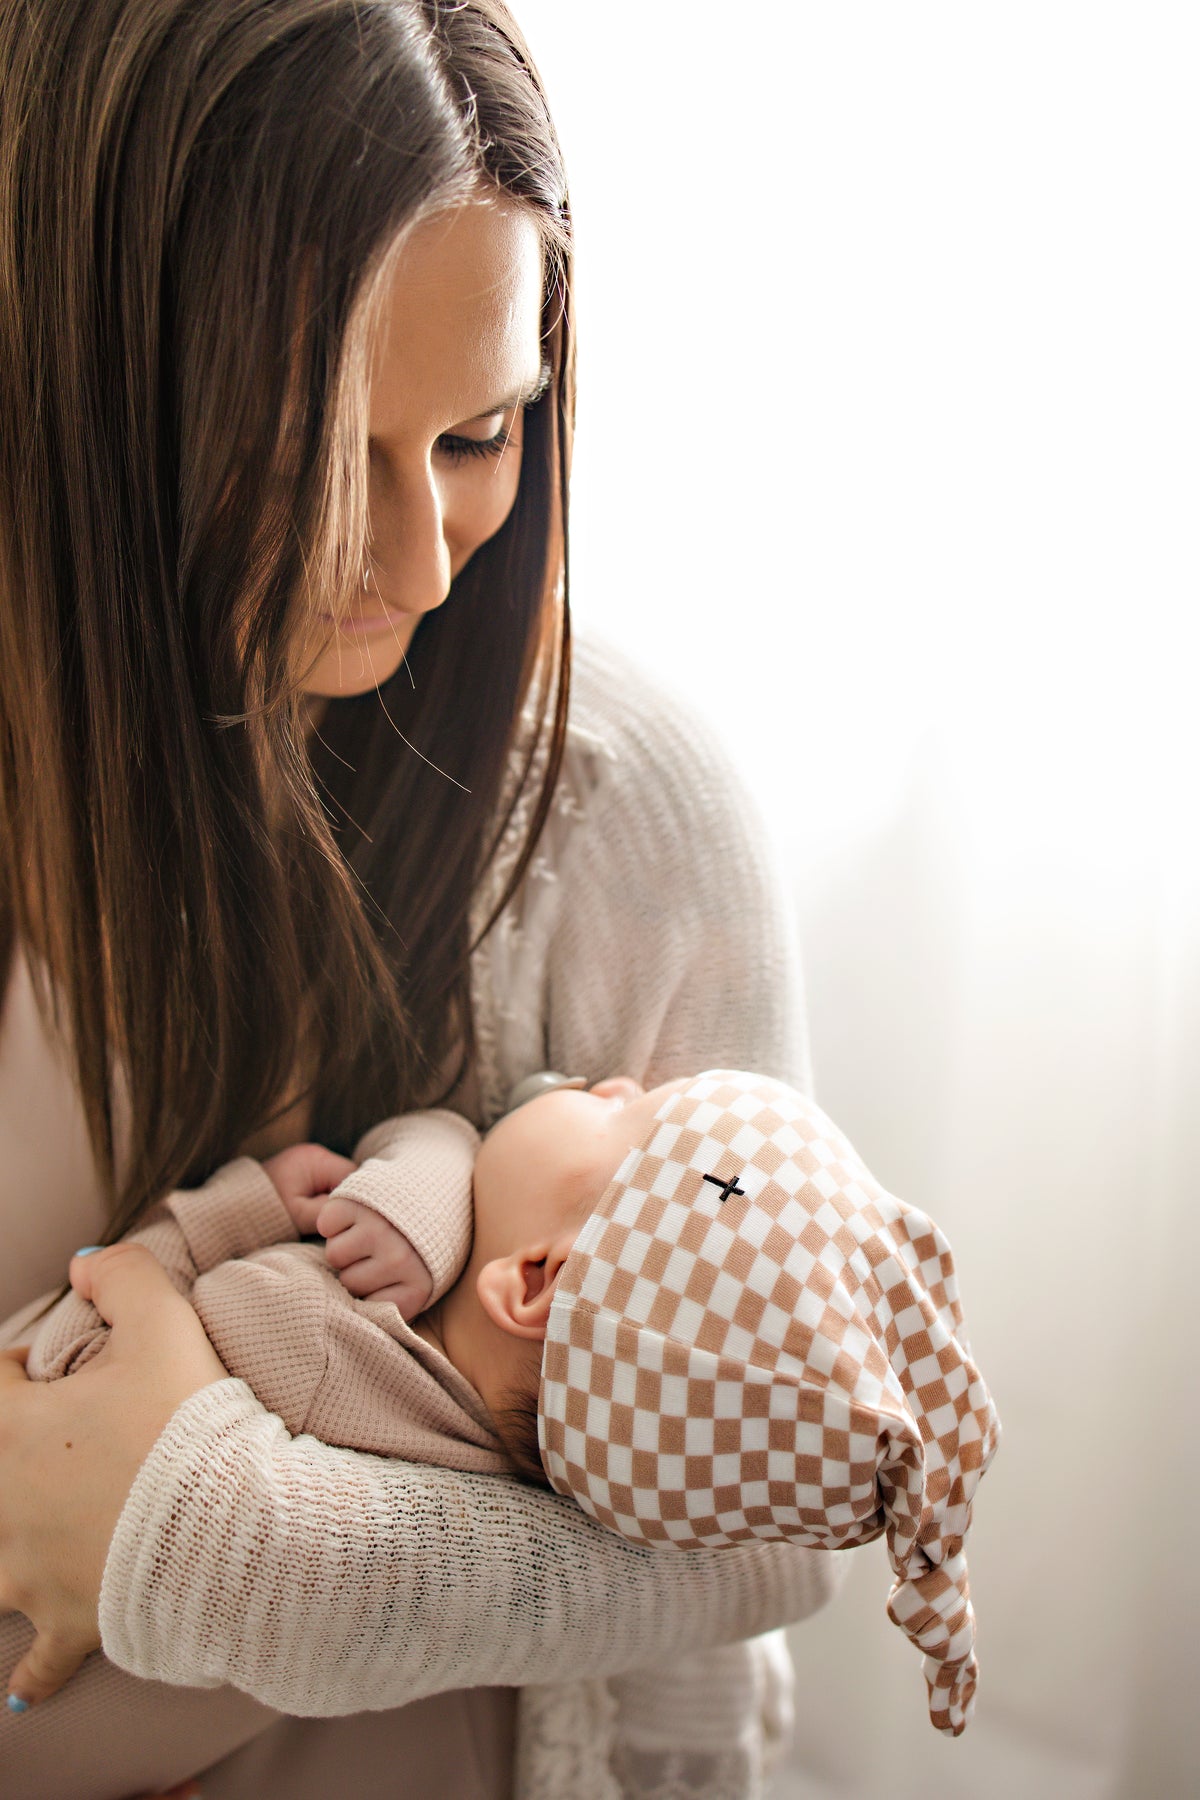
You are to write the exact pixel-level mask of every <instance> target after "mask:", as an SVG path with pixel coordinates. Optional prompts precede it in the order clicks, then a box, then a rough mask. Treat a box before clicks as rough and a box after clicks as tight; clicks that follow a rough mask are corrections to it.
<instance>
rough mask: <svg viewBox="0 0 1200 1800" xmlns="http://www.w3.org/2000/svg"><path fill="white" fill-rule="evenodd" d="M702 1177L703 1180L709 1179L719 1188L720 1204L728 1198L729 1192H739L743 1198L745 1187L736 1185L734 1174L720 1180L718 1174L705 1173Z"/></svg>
mask: <svg viewBox="0 0 1200 1800" xmlns="http://www.w3.org/2000/svg"><path fill="white" fill-rule="evenodd" d="M704 1179H705V1181H711V1182H712V1184H713V1186H714V1187H719V1188H720V1190H721V1203H722V1205H724V1203H725V1201H726V1200H728V1198H729V1196H730V1194H741V1195H742V1197H743V1198H745V1193H746V1190H745V1188H740V1187H739V1186H738V1184H737V1176H736V1175H734V1176H732V1177H731V1179H730V1180H729V1181H722V1180H721V1177H720V1176H719V1175H706V1176H705V1177H704Z"/></svg>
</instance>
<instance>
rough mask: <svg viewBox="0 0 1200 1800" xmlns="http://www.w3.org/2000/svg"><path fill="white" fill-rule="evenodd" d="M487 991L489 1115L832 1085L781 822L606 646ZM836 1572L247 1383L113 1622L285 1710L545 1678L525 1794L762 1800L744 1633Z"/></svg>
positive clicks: (760, 1657)
mask: <svg viewBox="0 0 1200 1800" xmlns="http://www.w3.org/2000/svg"><path fill="white" fill-rule="evenodd" d="M528 804H531V801H528V800H523V801H522V802H521V803H519V804H518V807H517V810H516V813H515V815H514V817H513V819H512V821H511V823H510V827H509V830H508V832H507V833H506V838H505V842H504V844H503V845H502V846H501V849H500V852H499V855H498V857H497V859H496V862H495V865H494V867H493V869H492V871H491V874H490V878H489V882H488V884H487V891H486V892H485V893H483V894H481V895H480V897H479V916H480V918H481V919H482V918H483V917H486V914H487V910H488V908H489V907H490V905H491V904H492V903H493V901H494V898H495V897H496V896H498V894H499V892H500V891H501V886H502V884H503V883H504V881H505V880H506V878H507V875H508V873H509V871H510V870H511V868H512V867H513V862H514V858H515V857H516V855H517V854H518V852H519V847H520V843H521V840H522V838H523V836H524V831H525V827H526V825H527V822H528V810H527V807H528ZM472 981H473V1005H474V1021H475V1029H476V1038H477V1043H478V1070H477V1078H478V1104H477V1107H476V1112H477V1115H478V1116H477V1117H476V1119H475V1123H476V1124H478V1125H480V1126H486V1125H487V1124H489V1123H490V1122H491V1121H492V1120H493V1119H494V1118H495V1117H496V1116H497V1114H498V1113H499V1112H500V1110H501V1109H502V1106H503V1101H504V1096H505V1094H506V1093H507V1091H508V1089H509V1087H510V1086H511V1084H512V1083H513V1082H515V1081H517V1080H518V1079H520V1078H521V1077H522V1076H524V1075H527V1074H528V1073H530V1071H531V1070H534V1069H538V1068H557V1069H561V1070H563V1071H565V1072H566V1073H568V1074H581V1075H586V1076H587V1077H588V1078H589V1079H592V1080H598V1079H600V1078H601V1077H602V1076H604V1075H608V1074H613V1073H617V1072H624V1073H632V1074H634V1075H637V1076H638V1077H639V1078H641V1079H642V1080H644V1081H645V1082H646V1083H647V1085H650V1084H652V1083H655V1082H658V1081H662V1080H665V1079H668V1078H670V1077H672V1076H675V1075H680V1074H688V1073H692V1072H694V1071H695V1070H697V1069H700V1068H706V1067H713V1066H718V1065H719V1066H722V1067H732V1068H749V1069H758V1070H762V1071H763V1072H764V1073H767V1074H770V1075H775V1076H778V1077H780V1078H781V1079H783V1080H785V1081H788V1082H790V1083H792V1084H793V1085H795V1086H798V1087H801V1088H803V1089H807V1087H808V1085H809V1079H808V1067H807V1062H806V1056H805V1042H804V1033H803V1012H802V999H801V990H800V982H799V974H798V966H797V960H796V956H795V949H794V944H793V934H792V930H791V927H790V923H789V920H788V916H787V909H786V907H785V905H784V904H783V902H782V898H781V893H780V889H779V885H778V883H777V881H776V879H775V877H774V875H773V872H772V869H771V866H770V861H769V857H768V854H767V849H766V846H765V843H764V839H763V836H762V833H761V831H760V829H759V827H758V826H757V825H756V823H755V821H754V819H753V817H752V814H751V811H750V809H749V807H748V804H747V802H746V799H745V797H744V795H743V794H742V792H741V791H740V789H739V787H738V784H737V783H736V782H735V780H734V779H733V777H732V775H731V773H730V771H729V769H728V767H727V765H726V763H725V761H724V760H723V758H722V757H721V756H719V755H718V754H717V752H716V751H715V749H714V747H713V745H712V743H711V741H710V739H709V736H708V734H707V732H706V730H705V729H704V727H703V726H702V724H701V723H699V722H698V720H696V719H692V718H689V717H688V716H687V715H686V713H685V712H683V711H682V710H681V709H680V708H678V707H677V706H676V705H675V704H673V703H668V701H667V700H666V699H665V698H664V697H663V696H662V695H661V694H660V693H658V692H657V691H656V690H655V689H654V688H652V687H651V686H650V685H649V683H648V682H647V681H646V680H645V677H644V676H642V675H641V674H640V673H637V672H635V670H634V669H633V668H632V667H631V666H630V665H629V664H628V663H627V662H625V661H624V659H623V658H620V657H618V656H617V655H616V654H615V653H613V652H611V651H609V650H606V649H604V650H602V649H600V648H598V647H595V646H581V647H579V649H578V651H577V655H576V662H575V681H574V690H573V696H572V707H571V725H570V730H569V736H568V743H567V750H566V759H565V765H564V770H563V776H562V779H561V781H560V784H559V788H558V791H557V795H556V800H555V805H554V809H553V812H552V815H551V818H550V820H549V822H548V824H547V826H546V829H545V832H544V834H543V837H542V839H541V840H540V843H539V846H538V851H537V854H536V856H535V858H534V861H533V864H532V866H531V867H530V869H529V871H528V873H527V875H526V877H525V880H524V882H523V883H522V886H521V889H520V891H519V892H518V894H517V895H516V897H515V899H514V900H513V902H512V903H511V904H510V905H509V907H508V908H507V909H506V912H505V914H504V916H503V917H502V918H501V920H500V921H499V923H498V925H497V926H496V928H495V929H494V930H493V931H492V933H491V934H490V936H489V937H488V938H487V940H486V941H485V942H484V944H483V945H482V946H481V948H480V949H479V950H478V951H477V952H476V955H475V959H474V963H473V969H472ZM837 1575H838V1570H837V1567H836V1559H834V1558H832V1557H830V1556H828V1555H826V1554H825V1553H823V1552H821V1551H814V1550H799V1549H796V1548H794V1547H791V1546H788V1545H774V1544H769V1545H762V1546H758V1547H754V1548H750V1549H746V1550H735V1551H714V1552H711V1553H707V1552H694V1553H692V1554H689V1555H687V1556H683V1555H667V1554H662V1553H656V1552H654V1551H652V1550H644V1549H639V1548H637V1547H635V1546H632V1545H629V1544H626V1543H624V1542H623V1541H622V1540H620V1539H619V1538H617V1537H615V1536H613V1535H611V1534H609V1533H607V1532H604V1531H598V1530H597V1529H596V1526H595V1524H594V1523H593V1522H592V1521H591V1520H589V1519H587V1518H586V1517H585V1516H584V1514H583V1513H582V1512H581V1511H580V1510H579V1509H578V1508H577V1507H576V1506H574V1505H572V1504H571V1503H570V1502H569V1501H566V1500H563V1499H560V1498H558V1497H557V1496H553V1495H547V1494H541V1493H538V1492H535V1491H533V1490H529V1489H523V1488H520V1487H518V1486H515V1485H514V1484H513V1483H511V1482H506V1481H497V1480H494V1479H491V1478H489V1477H487V1476H484V1475H472V1474H461V1473H451V1472H448V1471H445V1470H437V1469H430V1468H422V1467H418V1466H415V1465H409V1464H404V1463H395V1462H389V1461H386V1460H383V1459H377V1458H374V1457H370V1456H366V1455H361V1454H357V1453H354V1452H350V1451H345V1450H337V1449H331V1448H329V1447H327V1446H326V1445H323V1444H321V1443H319V1442H318V1441H317V1440H316V1439H315V1438H312V1437H308V1436H301V1437H296V1438H292V1437H289V1435H288V1433H287V1432H286V1431H285V1430H284V1428H283V1426H282V1425H281V1423H280V1421H279V1420H278V1419H276V1418H274V1417H273V1416H272V1415H271V1414H269V1413H267V1412H266V1411H265V1410H264V1408H263V1407H262V1406H260V1405H259V1404H258V1402H257V1401H256V1400H255V1398H254V1396H253V1394H252V1393H251V1391H250V1389H249V1388H248V1387H247V1386H246V1385H245V1384H244V1383H243V1382H240V1381H235V1380H227V1381H222V1382H218V1383H216V1384H214V1385H213V1386H210V1387H207V1388H205V1389H203V1390H202V1391H201V1392H200V1393H198V1394H196V1395H194V1396H193V1397H192V1398H191V1399H190V1400H189V1401H187V1402H186V1403H185V1404H184V1405H183V1406H182V1407H181V1408H180V1409H179V1411H178V1412H177V1413H176V1414H175V1416H174V1418H173V1419H172V1421H171V1423H170V1425H169V1426H168V1428H167V1429H166V1431H165V1432H164V1433H163V1435H162V1437H161V1438H160V1439H159V1441H158V1443H157V1444H156V1445H155V1447H154V1449H153V1450H152V1452H151V1454H150V1455H149V1457H148V1458H147V1460H146V1462H145V1463H144V1465H143V1467H142V1469H141V1471H140V1472H139V1474H138V1477H137V1480H136V1481H135V1483H134V1486H133V1489H132V1490H131V1492H130V1495H129V1498H128V1500H127V1502H126V1505H125V1508H124V1511H123V1513H122V1515H121V1519H120V1521H119V1524H118V1526H117V1530H116V1533H115V1535H114V1538H113V1541H112V1545H111V1548H110V1551H109V1556H108V1561H107V1565H106V1568H105V1572H104V1580H103V1587H102V1591H101V1596H100V1625H101V1632H102V1638H103V1647H104V1651H105V1653H106V1655H107V1656H108V1657H109V1659H110V1660H111V1661H112V1662H114V1663H115V1664H117V1665H118V1666H119V1667H120V1668H123V1669H126V1670H128V1671H130V1672H131V1673H133V1674H136V1675H140V1676H143V1677H145V1678H148V1679H156V1680H159V1681H167V1682H174V1683H180V1684H183V1685H186V1686H193V1687H197V1686H216V1685H219V1684H222V1683H226V1682H228V1683H231V1684H232V1685H234V1686H235V1687H238V1688H240V1689H242V1690H243V1691H244V1692H246V1693H248V1694H250V1695H253V1696H254V1697H255V1698H257V1699H259V1700H261V1701H263V1702H264V1703H265V1704H267V1705H269V1706H273V1707H276V1708H278V1709H279V1710H281V1711H283V1712H290V1713H301V1714H315V1715H332V1714H339V1713H352V1712H360V1711H363V1710H364V1709H372V1708H384V1707H395V1706H401V1705H403V1704H404V1703H405V1702H407V1701H410V1700H414V1699H416V1698H418V1697H419V1696H421V1695H424V1694H430V1693H435V1692H438V1691H441V1690H444V1689H449V1688H456V1687H469V1686H474V1685H477V1684H482V1685H491V1684H498V1685H504V1684H512V1685H515V1686H519V1687H521V1688H523V1689H524V1690H525V1691H524V1693H523V1695H522V1706H521V1718H520V1724H519V1731H518V1738H519V1748H518V1778H517V1789H518V1793H519V1794H521V1795H522V1796H523V1797H524V1800H564V1796H567V1795H570V1796H571V1797H572V1800H609V1797H610V1796H615V1795H617V1794H619V1793H625V1794H639V1795H643V1796H647V1797H649V1796H657V1795H660V1794H661V1795H664V1796H665V1795H671V1796H677V1795H681V1794H695V1795H703V1796H705V1800H722V1797H725V1796H728V1797H729V1800H733V1797H734V1796H738V1797H739V1800H744V1797H745V1796H747V1795H750V1794H753V1793H755V1792H757V1791H758V1789H759V1785H760V1780H761V1762H762V1755H763V1747H764V1743H766V1742H768V1741H769V1740H770V1739H771V1737H772V1736H773V1735H774V1736H777V1735H778V1734H779V1732H780V1730H781V1729H782V1714H783V1713H784V1712H785V1711H786V1693H785V1691H784V1684H783V1683H781V1680H780V1678H779V1662H778V1656H779V1651H778V1645H777V1644H772V1643H771V1642H770V1641H769V1640H768V1641H767V1643H766V1644H760V1645H757V1646H753V1647H746V1646H741V1645H737V1644H736V1643H735V1640H738V1639H743V1638H746V1637H748V1636H750V1635H751V1634H754V1633H761V1632H764V1631H767V1630H769V1629H770V1628H772V1627H775V1626H778V1625H781V1624H784V1623H787V1622H790V1621H793V1620H797V1619H801V1618H804V1617H806V1616H807V1615H808V1614H809V1613H811V1612H813V1611H814V1610H815V1609H816V1608H817V1607H819V1606H821V1605H822V1604H824V1602H825V1601H826V1600H827V1599H828V1598H829V1597H830V1595H831V1594H832V1592H833V1590H834V1588H835V1586H836V1585H837ZM684 1646H688V1653H687V1654H686V1655H685V1654H684V1653H683V1647H684ZM720 1646H726V1648H719V1647H720ZM639 1668H641V1670H642V1673H640V1674H636V1675H630V1674H629V1671H631V1670H637V1669H639ZM648 1671H653V1673H649V1672H648ZM612 1678H615V1679H612ZM612 1770H616V1771H617V1776H616V1777H615V1778H614V1775H613V1774H612V1772H611V1771H612Z"/></svg>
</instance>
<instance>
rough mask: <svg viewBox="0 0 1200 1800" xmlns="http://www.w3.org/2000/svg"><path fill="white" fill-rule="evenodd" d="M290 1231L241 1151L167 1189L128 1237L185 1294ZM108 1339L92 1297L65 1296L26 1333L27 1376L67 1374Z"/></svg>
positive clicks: (256, 1167)
mask: <svg viewBox="0 0 1200 1800" xmlns="http://www.w3.org/2000/svg"><path fill="white" fill-rule="evenodd" d="M295 1235H296V1232H295V1228H294V1227H293V1225H292V1222H291V1220H290V1219H289V1217H288V1215H287V1211H286V1209H285V1207H284V1205H283V1202H282V1201H281V1200H280V1198H279V1196H278V1194H277V1193H276V1192H275V1189H274V1187H273V1185H272V1183H271V1179H270V1177H269V1176H268V1175H266V1174H265V1173H264V1171H263V1167H262V1164H261V1163H257V1162H254V1161H252V1160H251V1158H250V1157H248V1156H240V1157H237V1158H236V1159H235V1160H234V1161H233V1162H230V1163H226V1164H225V1165H224V1167H223V1168H220V1169H218V1170H217V1171H216V1173H215V1174H214V1175H211V1176H210V1177H209V1179H208V1180H207V1181H206V1182H205V1183H204V1184H203V1186H202V1187H198V1188H188V1189H185V1190H181V1191H180V1192H178V1193H175V1194H169V1195H168V1196H167V1198H166V1200H164V1201H163V1203H162V1204H161V1205H160V1206H156V1207H155V1208H154V1209H153V1211H152V1212H151V1213H149V1214H148V1215H147V1217H146V1219H145V1221H144V1222H143V1223H142V1224H141V1225H140V1226H139V1227H138V1228H137V1230H136V1231H132V1232H130V1233H129V1234H128V1238H129V1241H130V1242H132V1243H135V1244H144V1245H145V1247H146V1249H147V1250H149V1251H150V1253H151V1255H152V1256H153V1257H154V1258H155V1259H156V1260H157V1261H158V1262H159V1263H160V1264H161V1265H162V1267H163V1268H164V1269H165V1270H166V1272H167V1275H168V1276H169V1277H170V1279H171V1283H172V1285H173V1286H174V1287H175V1288H176V1290H177V1291H178V1292H179V1293H181V1294H184V1295H190V1293H191V1291H192V1284H193V1282H194V1281H195V1279H196V1276H197V1274H200V1273H202V1272H203V1271H204V1270H205V1269H211V1268H212V1267H214V1265H215V1264H217V1263H220V1262H224V1261H225V1260H226V1258H228V1257H233V1256H244V1255H246V1254H247V1253H248V1252H249V1251H251V1250H256V1249H258V1248H259V1247H260V1246H261V1245H263V1244H271V1243H274V1242H276V1241H277V1240H278V1239H281V1238H294V1237H295ZM107 1342H108V1326H107V1325H106V1324H105V1323H104V1320H103V1319H102V1318H101V1317H100V1314H99V1313H98V1312H97V1311H96V1309H95V1307H94V1306H93V1305H92V1303H91V1301H90V1300H84V1299H81V1298H80V1296H79V1295H78V1294H76V1293H75V1292H74V1291H72V1292H71V1293H68V1294H64V1295H63V1297H62V1299H61V1300H59V1301H58V1302H57V1303H56V1305H55V1306H54V1307H52V1308H51V1310H50V1311H49V1312H48V1313H47V1314H46V1316H45V1318H44V1319H42V1320H40V1321H39V1323H38V1325H37V1327H36V1329H35V1330H34V1332H33V1333H32V1334H31V1340H30V1353H29V1374H30V1376H31V1377H32V1379H33V1380H35V1381H54V1380H57V1379H58V1378H59V1377H60V1376H63V1375H72V1374H74V1373H75V1371H76V1370H77V1369H81V1368H82V1367H83V1365H84V1364H85V1363H86V1362H89V1361H90V1360H91V1358H92V1357H93V1356H95V1355H96V1354H97V1352H98V1351H99V1350H101V1349H103V1347H104V1345H105V1344H106V1343H107Z"/></svg>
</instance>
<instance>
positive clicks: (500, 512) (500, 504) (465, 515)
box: [446, 444, 521, 575]
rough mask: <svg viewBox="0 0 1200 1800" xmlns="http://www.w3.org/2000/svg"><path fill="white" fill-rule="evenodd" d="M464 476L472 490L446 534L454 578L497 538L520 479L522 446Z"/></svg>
mask: <svg viewBox="0 0 1200 1800" xmlns="http://www.w3.org/2000/svg"><path fill="white" fill-rule="evenodd" d="M463 473H464V475H465V476H466V477H467V481H468V482H469V490H468V492H466V493H465V494H463V495H462V497H461V501H460V505H459V506H458V507H456V509H455V513H456V517H455V520H454V525H453V530H451V529H450V528H449V525H450V522H449V521H447V525H448V529H447V532H446V537H447V543H448V548H449V550H450V566H451V571H452V574H454V575H457V574H458V573H459V571H460V569H462V568H463V566H464V565H465V564H466V563H467V561H468V560H469V559H470V558H471V557H472V556H473V555H474V554H475V552H476V550H478V549H479V548H480V546H481V545H482V544H486V543H487V541H488V539H489V538H491V537H495V535H496V533H497V532H498V531H499V529H500V527H501V526H502V525H503V523H504V521H505V519H507V517H508V515H509V513H510V512H511V511H512V509H513V502H514V501H515V500H516V497H517V488H518V486H519V484H520V480H521V452H520V447H519V446H518V445H515V444H510V445H509V446H508V449H507V450H506V451H505V452H504V455H503V456H502V457H501V458H500V461H499V462H498V463H497V464H494V465H493V466H492V467H491V468H483V469H472V470H470V471H464V472H463ZM464 485H466V483H465V484H464Z"/></svg>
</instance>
